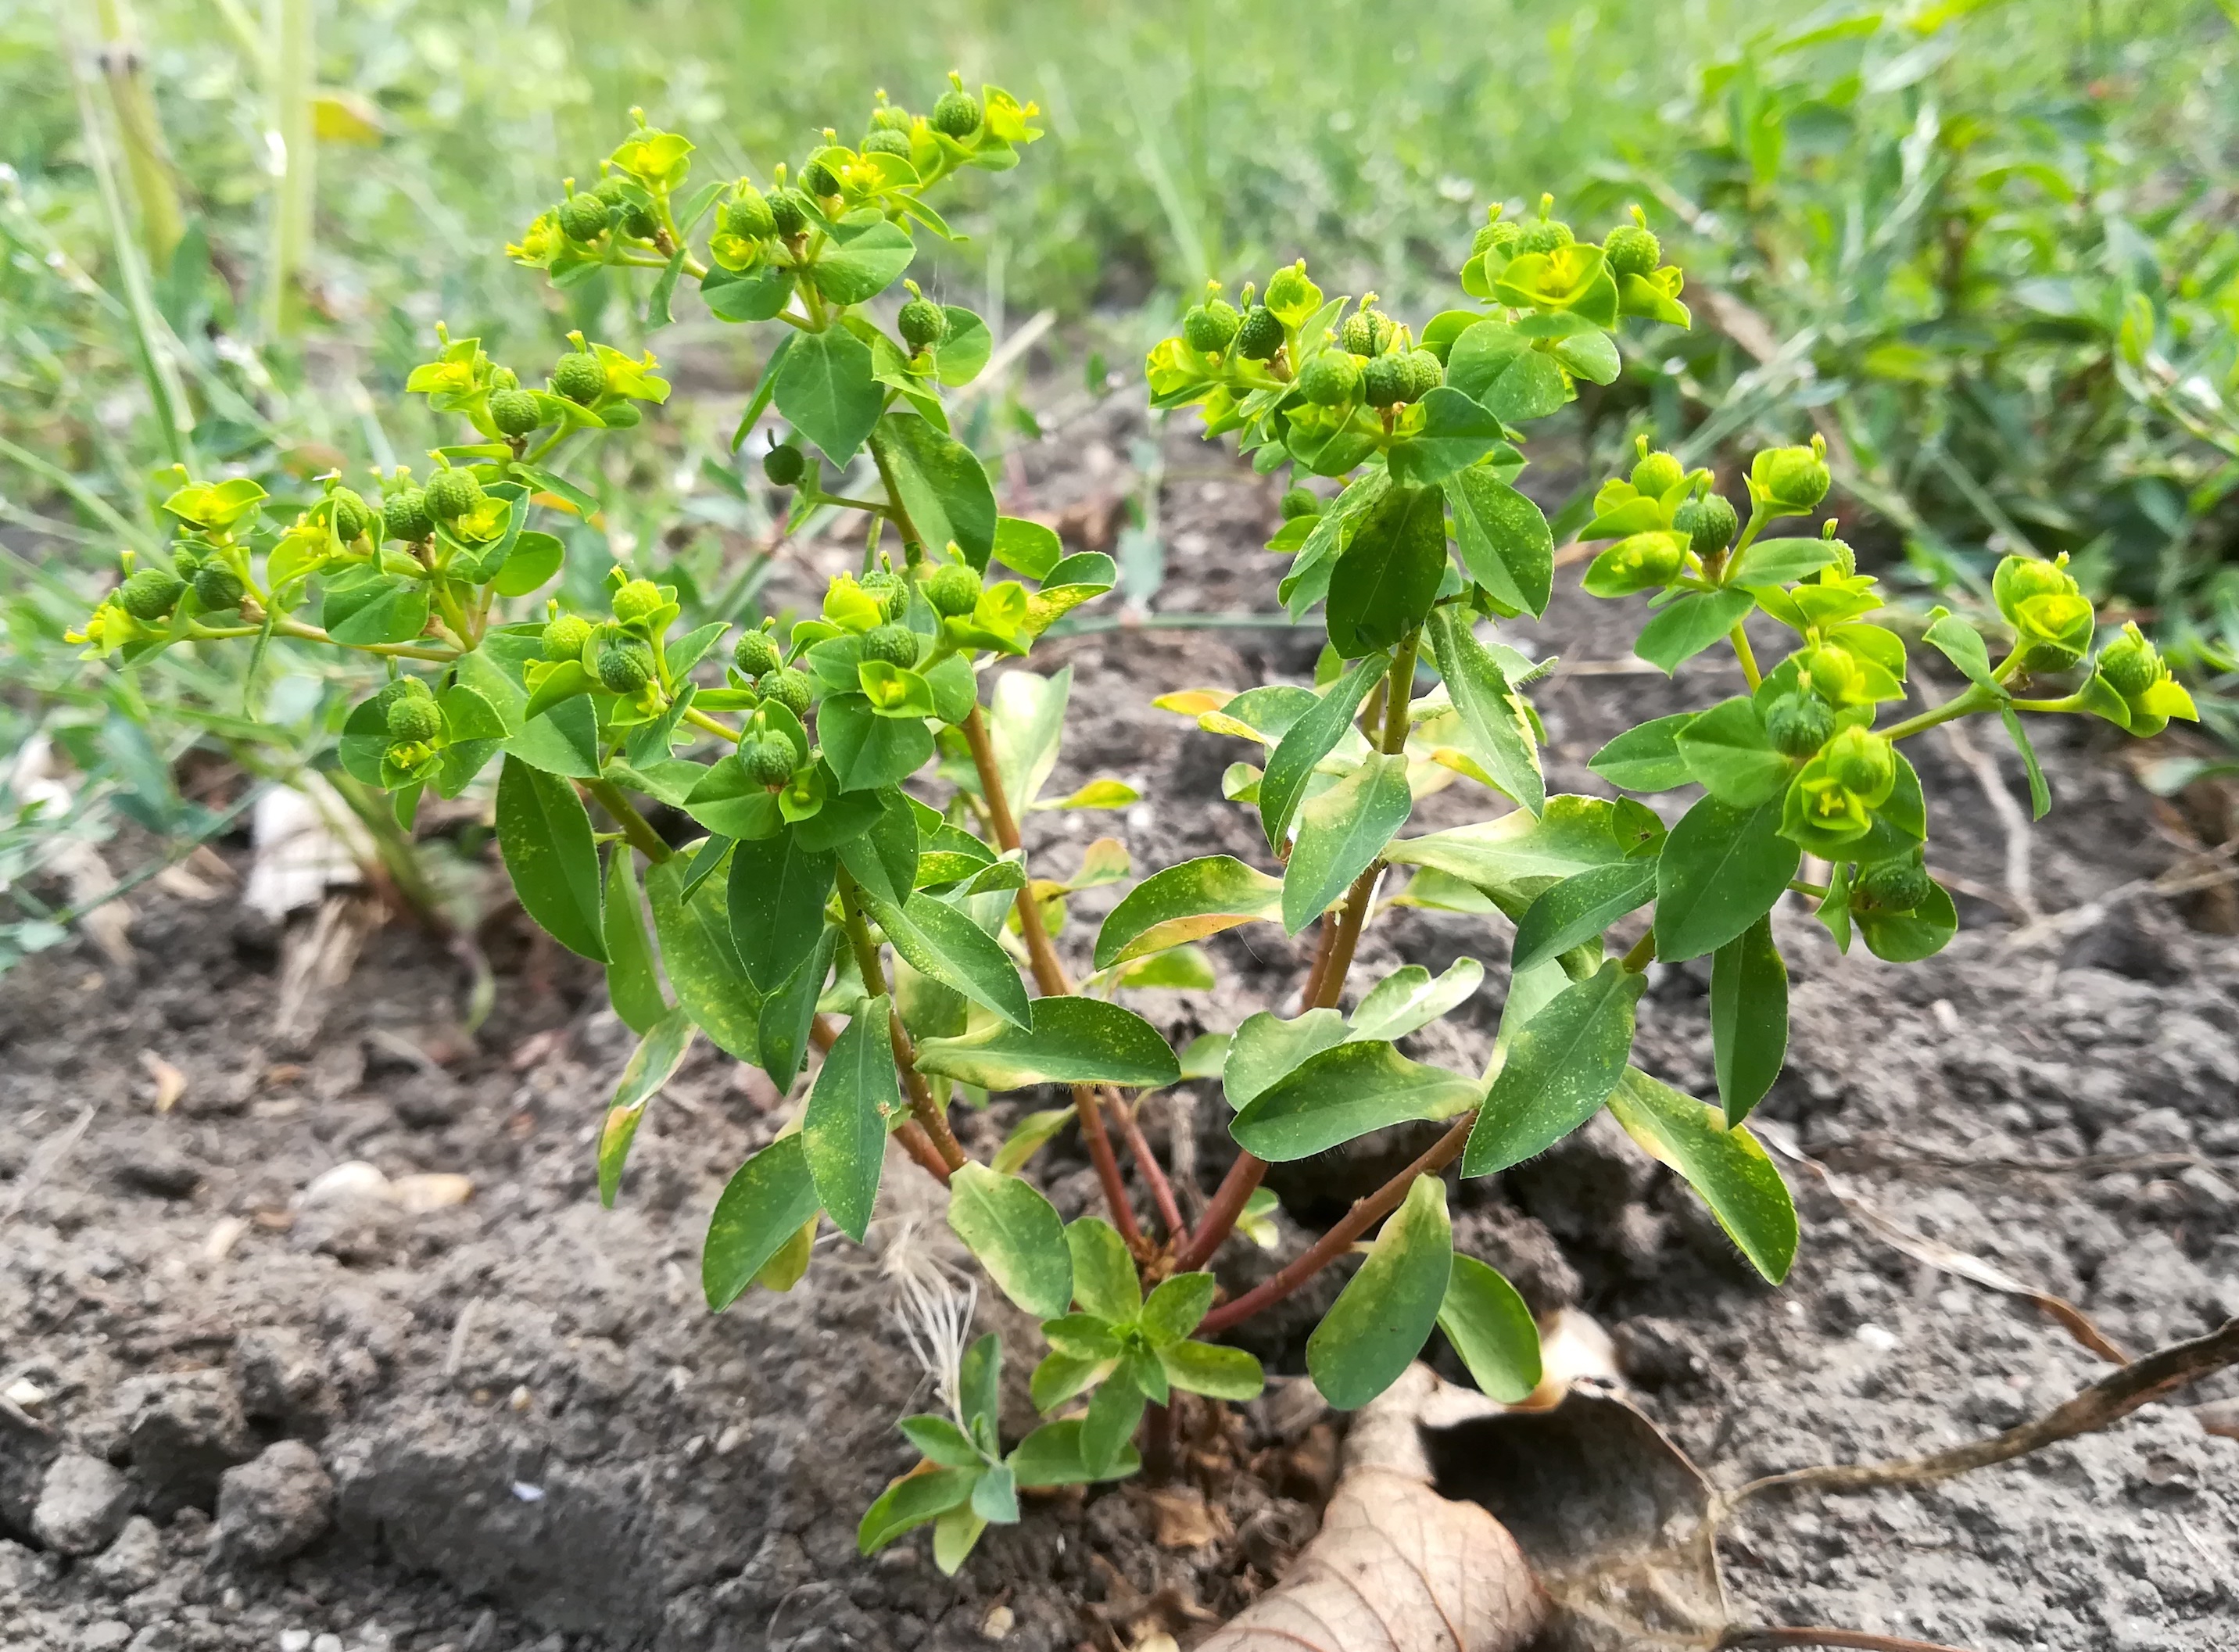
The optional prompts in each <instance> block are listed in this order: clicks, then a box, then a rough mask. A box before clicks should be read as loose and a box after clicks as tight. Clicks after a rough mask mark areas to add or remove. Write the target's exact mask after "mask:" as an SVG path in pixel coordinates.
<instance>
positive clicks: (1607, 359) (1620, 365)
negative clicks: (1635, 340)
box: [1555, 332, 1624, 384]
mask: <svg viewBox="0 0 2239 1652" xmlns="http://www.w3.org/2000/svg"><path fill="white" fill-rule="evenodd" d="M1555 359H1556V360H1557V361H1558V362H1561V363H1562V364H1563V365H1564V366H1565V367H1566V368H1570V369H1571V372H1573V373H1575V374H1577V375H1578V376H1579V377H1580V378H1582V379H1588V380H1591V381H1593V382H1594V383H1596V384H1614V383H1616V382H1617V375H1618V374H1619V373H1621V372H1623V371H1624V362H1621V361H1619V360H1618V354H1617V345H1616V344H1615V343H1614V342H1611V338H1610V335H1608V334H1606V333H1602V332H1587V333H1573V334H1571V335H1570V336H1568V337H1567V338H1560V339H1558V340H1556V341H1555Z"/></svg>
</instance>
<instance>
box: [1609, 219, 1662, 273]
mask: <svg viewBox="0 0 2239 1652" xmlns="http://www.w3.org/2000/svg"><path fill="white" fill-rule="evenodd" d="M1602 256H1603V257H1604V258H1605V259H1607V260H1608V261H1609V267H1610V273H1611V275H1618V276H1624V275H1649V274H1651V272H1653V271H1654V269H1656V266H1657V265H1658V264H1659V263H1661V262H1664V243H1663V242H1659V241H1658V240H1657V238H1656V237H1655V236H1654V235H1653V234H1652V233H1651V232H1650V231H1649V230H1648V229H1645V228H1644V227H1643V226H1642V225H1640V224H1637V223H1625V224H1619V225H1618V227H1617V228H1616V229H1612V230H1611V231H1610V232H1609V239H1608V240H1606V241H1605V242H1602Z"/></svg>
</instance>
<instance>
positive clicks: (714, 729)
mask: <svg viewBox="0 0 2239 1652" xmlns="http://www.w3.org/2000/svg"><path fill="white" fill-rule="evenodd" d="M684 720H685V721H686V722H688V723H689V724H691V725H692V726H693V727H694V728H704V729H706V730H707V731H708V733H710V734H718V735H721V737H722V738H723V739H725V740H728V741H730V742H731V744H732V745H734V746H736V745H737V744H738V743H739V741H740V740H741V738H742V737H741V734H740V733H739V731H738V730H736V729H735V728H731V727H728V726H726V725H724V724H722V723H719V722H717V721H716V720H714V718H712V717H710V716H709V715H708V713H706V712H704V711H696V710H694V708H693V707H689V706H687V707H685V708H684Z"/></svg>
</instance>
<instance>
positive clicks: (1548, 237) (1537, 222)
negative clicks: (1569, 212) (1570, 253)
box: [1516, 218, 1578, 257]
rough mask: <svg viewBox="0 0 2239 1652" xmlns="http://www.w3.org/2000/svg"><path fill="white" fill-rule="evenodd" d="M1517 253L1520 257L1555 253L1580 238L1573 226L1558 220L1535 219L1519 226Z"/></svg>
mask: <svg viewBox="0 0 2239 1652" xmlns="http://www.w3.org/2000/svg"><path fill="white" fill-rule="evenodd" d="M1517 231H1518V233H1517V236H1516V252H1517V255H1518V256H1519V257H1520V256H1522V255H1524V254H1525V253H1527V252H1553V251H1555V250H1556V249H1558V248H1561V247H1567V246H1569V245H1570V244H1571V242H1573V241H1575V240H1577V239H1578V237H1577V236H1574V235H1572V234H1571V226H1570V225H1568V224H1566V223H1565V222H1562V221H1561V220H1560V219H1558V218H1534V219H1533V220H1532V221H1531V222H1529V223H1525V224H1519V225H1518V226H1517Z"/></svg>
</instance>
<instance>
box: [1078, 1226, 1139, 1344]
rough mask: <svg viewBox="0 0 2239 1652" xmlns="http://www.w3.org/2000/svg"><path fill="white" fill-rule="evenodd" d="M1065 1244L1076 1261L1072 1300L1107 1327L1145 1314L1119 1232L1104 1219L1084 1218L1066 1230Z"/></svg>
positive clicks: (1132, 1264)
mask: <svg viewBox="0 0 2239 1652" xmlns="http://www.w3.org/2000/svg"><path fill="white" fill-rule="evenodd" d="M1065 1243H1066V1253H1067V1254H1068V1255H1070V1256H1071V1257H1073V1300H1074V1301H1075V1302H1077V1303H1079V1304H1080V1305H1081V1307H1082V1309H1083V1310H1086V1312H1087V1313H1089V1314H1092V1315H1093V1316H1094V1317H1096V1318H1098V1319H1100V1320H1102V1321H1104V1322H1106V1324H1113V1325H1124V1324H1127V1323H1129V1322H1130V1321H1131V1320H1133V1318H1134V1317H1135V1316H1136V1315H1137V1314H1138V1313H1139V1312H1140V1311H1141V1310H1142V1307H1143V1286H1142V1282H1141V1280H1140V1279H1139V1278H1138V1277H1137V1276H1136V1272H1135V1258H1134V1257H1133V1255H1132V1254H1131V1253H1130V1252H1129V1251H1128V1249H1127V1242H1126V1240H1125V1239H1123V1238H1121V1237H1119V1230H1118V1229H1116V1228H1114V1227H1113V1225H1112V1224H1110V1223H1109V1222H1106V1221H1105V1220H1104V1219H1103V1218H1102V1217H1095V1216H1084V1217H1081V1218H1080V1220H1079V1221H1077V1222H1074V1223H1073V1224H1071V1225H1070V1226H1068V1227H1067V1228H1066V1231H1065ZM1114 1346H1115V1347H1116V1346H1117V1344H1116V1343H1115V1344H1114Z"/></svg>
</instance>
